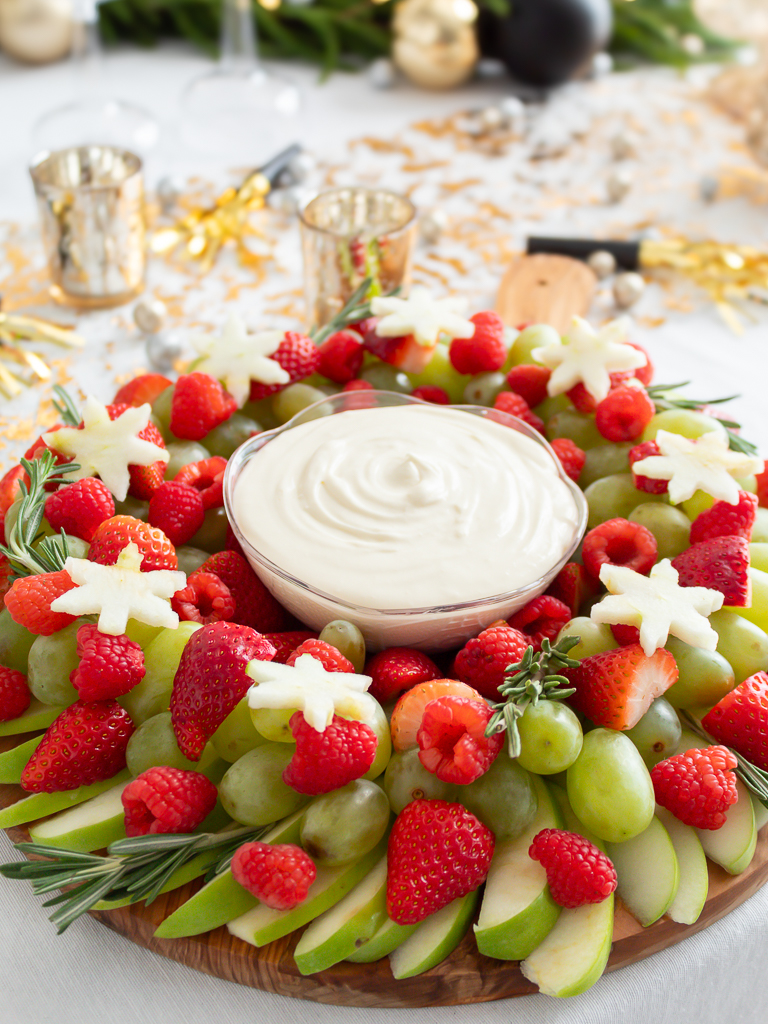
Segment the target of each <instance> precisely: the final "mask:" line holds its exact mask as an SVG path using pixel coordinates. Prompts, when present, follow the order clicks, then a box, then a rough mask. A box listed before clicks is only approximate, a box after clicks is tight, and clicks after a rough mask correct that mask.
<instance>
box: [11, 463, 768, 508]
mask: <svg viewBox="0 0 768 1024" xmlns="http://www.w3.org/2000/svg"><path fill="white" fill-rule="evenodd" d="M6 475H7V474H6ZM3 479H5V478H3ZM755 479H756V480H757V500H758V503H759V505H760V508H768V461H766V462H764V463H763V470H762V472H761V473H757V474H756V477H755ZM0 487H2V482H1V481H0Z"/></svg>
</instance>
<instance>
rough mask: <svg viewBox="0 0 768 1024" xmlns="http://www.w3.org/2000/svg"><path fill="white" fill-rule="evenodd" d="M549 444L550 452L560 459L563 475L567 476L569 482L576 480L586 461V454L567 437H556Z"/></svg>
mask: <svg viewBox="0 0 768 1024" xmlns="http://www.w3.org/2000/svg"><path fill="white" fill-rule="evenodd" d="M549 443H550V445H551V447H552V451H553V452H554V453H555V455H556V456H557V457H558V459H560V464H561V465H562V467H563V472H564V473H565V475H566V476H569V477H570V478H571V480H574V481H575V480H578V479H579V477H580V476H581V471H582V469H583V468H584V463H585V462H586V459H587V455H586V452H584V451H582V449H581V448H579V446H578V445H577V444H574V442H573V441H571V439H570V438H569V437H556V438H555V439H554V440H553V441H550V442H549Z"/></svg>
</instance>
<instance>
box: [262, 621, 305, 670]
mask: <svg viewBox="0 0 768 1024" xmlns="http://www.w3.org/2000/svg"><path fill="white" fill-rule="evenodd" d="M264 639H265V640H269V642H270V643H271V644H272V646H273V647H274V648H275V656H274V658H273V659H272V661H276V662H277V663H278V664H280V665H284V664H285V663H286V661H287V660H288V658H289V656H290V655H291V654H292V653H293V652H294V651H295V650H296V648H297V647H299V646H300V645H301V644H303V643H304V641H305V640H317V633H310V631H309V630H308V629H295V630H289V631H288V632H285V631H284V632H282V633H265V634H264Z"/></svg>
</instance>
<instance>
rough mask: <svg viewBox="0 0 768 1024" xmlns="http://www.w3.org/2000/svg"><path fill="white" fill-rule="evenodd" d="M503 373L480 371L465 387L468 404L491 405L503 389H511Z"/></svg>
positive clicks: (464, 397)
mask: <svg viewBox="0 0 768 1024" xmlns="http://www.w3.org/2000/svg"><path fill="white" fill-rule="evenodd" d="M509 390H510V387H509V384H507V378H506V376H505V375H504V374H503V373H478V374H477V375H476V376H475V377H473V378H472V379H471V380H470V381H469V383H468V384H467V386H466V387H465V388H464V395H463V400H464V402H465V403H466V404H467V405H486V406H491V405H493V403H494V402H495V401H496V396H497V395H499V394H501V392H502V391H509Z"/></svg>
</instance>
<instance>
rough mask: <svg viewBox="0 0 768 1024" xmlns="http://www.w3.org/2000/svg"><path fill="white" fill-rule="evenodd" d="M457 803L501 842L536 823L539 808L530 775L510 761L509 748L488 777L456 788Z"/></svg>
mask: <svg viewBox="0 0 768 1024" xmlns="http://www.w3.org/2000/svg"><path fill="white" fill-rule="evenodd" d="M455 799H456V800H459V801H460V802H461V803H462V804H463V805H464V806H465V807H466V808H467V810H468V811H471V812H472V813H473V814H474V815H476V817H478V818H479V819H480V821H482V823H483V824H484V825H486V826H487V827H488V828H489V829H491V831H492V832H493V833H494V834H495V836H496V838H497V839H511V838H513V836H516V835H519V834H520V833H521V832H522V831H523V829H524V828H526V826H527V825H529V824H530V822H531V821H532V820H533V816H534V814H535V813H536V808H537V806H538V801H537V798H536V791H535V789H534V788H533V783H532V782H531V777H530V775H529V774H528V772H527V771H526V770H525V769H524V768H522V767H521V766H520V765H519V764H518V763H517V761H516V760H515V761H513V760H512V759H511V758H510V756H509V754H508V753H507V748H506V744H505V745H504V746H503V747H502V748H501V751H500V752H499V755H498V757H497V758H496V760H495V761H494V762H493V764H492V765H491V767H490V768H489V769H488V771H487V772H486V773H485V774H484V775H481V776H480V778H479V779H475V781H474V782H470V783H469V785H468V786H457V787H456V797H455Z"/></svg>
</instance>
